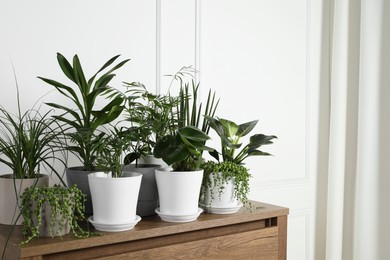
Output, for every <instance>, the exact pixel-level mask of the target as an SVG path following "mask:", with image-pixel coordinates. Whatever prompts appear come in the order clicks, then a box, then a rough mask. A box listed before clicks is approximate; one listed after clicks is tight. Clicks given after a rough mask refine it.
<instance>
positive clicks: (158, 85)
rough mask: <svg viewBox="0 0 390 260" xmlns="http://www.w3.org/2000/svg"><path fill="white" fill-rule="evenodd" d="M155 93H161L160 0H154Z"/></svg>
mask: <svg viewBox="0 0 390 260" xmlns="http://www.w3.org/2000/svg"><path fill="white" fill-rule="evenodd" d="M156 93H157V94H160V93H161V0H156Z"/></svg>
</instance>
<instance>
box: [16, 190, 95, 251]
mask: <svg viewBox="0 0 390 260" xmlns="http://www.w3.org/2000/svg"><path fill="white" fill-rule="evenodd" d="M21 199H22V203H21V213H22V215H23V218H24V221H23V230H22V231H23V235H24V236H25V240H24V241H23V242H22V243H23V244H25V243H28V242H29V241H30V240H31V239H33V238H34V237H55V236H63V235H66V234H68V233H69V232H70V230H72V233H73V234H74V236H76V237H79V238H84V237H88V236H89V235H90V233H89V232H88V231H84V230H83V229H82V228H81V227H80V226H79V223H78V222H79V221H83V220H85V217H84V199H85V195H84V194H83V193H82V192H81V190H79V189H78V188H77V186H76V185H73V186H72V187H70V188H66V187H63V186H60V185H55V186H53V187H46V186H45V187H30V188H27V189H26V190H25V191H24V193H23V194H22V196H21Z"/></svg>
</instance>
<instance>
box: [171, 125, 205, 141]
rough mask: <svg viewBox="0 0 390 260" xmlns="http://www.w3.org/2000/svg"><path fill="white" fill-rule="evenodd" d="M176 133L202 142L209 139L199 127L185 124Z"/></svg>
mask: <svg viewBox="0 0 390 260" xmlns="http://www.w3.org/2000/svg"><path fill="white" fill-rule="evenodd" d="M178 133H179V135H180V136H182V137H185V138H187V139H189V140H194V141H199V142H203V141H206V140H209V139H210V137H209V136H208V135H206V134H205V133H203V132H202V131H201V130H200V129H199V128H197V127H194V126H185V127H183V128H181V129H180V130H179V131H178Z"/></svg>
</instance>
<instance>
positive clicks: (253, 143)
mask: <svg viewBox="0 0 390 260" xmlns="http://www.w3.org/2000/svg"><path fill="white" fill-rule="evenodd" d="M205 118H206V120H208V121H209V123H210V127H211V128H213V129H214V130H215V132H216V133H217V134H218V135H219V137H220V139H221V153H218V152H217V151H216V150H214V151H213V152H211V153H210V155H212V156H213V157H214V158H215V159H216V160H217V161H219V160H220V158H219V155H222V160H223V161H230V162H233V163H235V164H242V163H243V161H244V160H245V159H246V158H248V157H250V156H260V155H271V154H269V153H267V152H263V151H261V150H259V148H260V147H261V146H263V145H268V144H272V140H273V139H275V138H277V137H276V136H274V135H264V134H254V135H252V136H251V137H250V138H249V143H248V144H246V145H245V146H243V147H242V143H241V138H242V137H244V136H246V135H248V134H249V133H250V132H251V131H252V130H253V128H254V127H255V126H256V124H257V122H258V120H254V121H250V122H247V123H244V124H240V125H238V124H236V123H234V122H232V121H230V120H227V119H223V118H213V117H209V116H205ZM236 152H237V153H236Z"/></svg>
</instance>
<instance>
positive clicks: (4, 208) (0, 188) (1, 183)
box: [0, 174, 49, 225]
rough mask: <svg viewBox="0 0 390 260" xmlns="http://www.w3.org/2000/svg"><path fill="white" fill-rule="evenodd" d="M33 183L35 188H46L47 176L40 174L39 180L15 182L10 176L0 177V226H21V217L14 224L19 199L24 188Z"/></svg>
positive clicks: (17, 180)
mask: <svg viewBox="0 0 390 260" xmlns="http://www.w3.org/2000/svg"><path fill="white" fill-rule="evenodd" d="M35 183H36V187H42V186H48V185H49V176H48V175H44V174H40V175H39V178H31V179H15V180H14V179H13V175H12V174H6V175H1V176H0V224H4V225H13V224H16V225H21V224H22V223H23V217H22V216H20V217H19V219H18V221H17V222H16V223H15V221H16V219H17V217H18V215H19V213H20V211H19V206H18V203H19V201H20V200H19V198H20V195H22V194H23V192H24V190H25V189H26V188H28V187H31V186H33V185H34V184H35ZM15 191H16V193H15Z"/></svg>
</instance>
